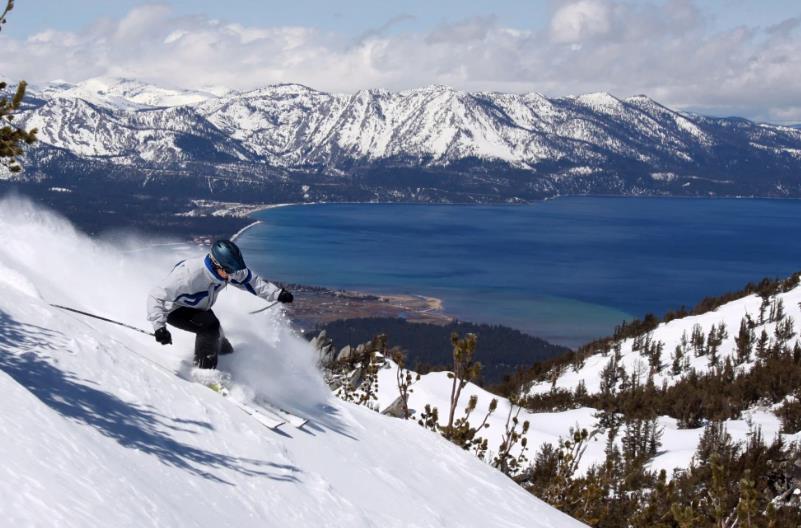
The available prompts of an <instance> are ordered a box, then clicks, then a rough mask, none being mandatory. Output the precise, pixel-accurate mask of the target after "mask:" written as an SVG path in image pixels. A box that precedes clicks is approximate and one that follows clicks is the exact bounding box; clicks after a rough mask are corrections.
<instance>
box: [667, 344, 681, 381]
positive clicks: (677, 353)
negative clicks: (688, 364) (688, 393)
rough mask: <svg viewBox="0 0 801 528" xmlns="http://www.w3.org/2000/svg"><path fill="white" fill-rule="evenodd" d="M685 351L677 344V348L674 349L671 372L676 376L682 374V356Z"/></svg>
mask: <svg viewBox="0 0 801 528" xmlns="http://www.w3.org/2000/svg"><path fill="white" fill-rule="evenodd" d="M683 355H684V353H683V352H682V351H681V347H680V346H679V345H676V349H675V350H674V351H673V364H672V365H671V367H670V373H671V374H673V375H674V376H678V375H679V374H681V371H682V366H683V365H682V361H681V360H682V356H683Z"/></svg>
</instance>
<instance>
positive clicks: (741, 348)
mask: <svg viewBox="0 0 801 528" xmlns="http://www.w3.org/2000/svg"><path fill="white" fill-rule="evenodd" d="M734 343H735V345H736V346H737V354H736V360H737V364H738V365H741V364H743V363H747V362H748V361H750V360H751V346H752V345H753V343H754V331H753V330H752V329H751V327H750V326H749V324H748V320H747V319H746V318H745V317H744V318H743V319H741V320H740V331H739V332H738V333H737V337H735V338H734Z"/></svg>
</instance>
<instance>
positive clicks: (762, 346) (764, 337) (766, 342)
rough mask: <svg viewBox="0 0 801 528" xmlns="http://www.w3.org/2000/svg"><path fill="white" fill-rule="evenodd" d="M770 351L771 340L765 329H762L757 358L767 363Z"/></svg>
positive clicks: (757, 347) (757, 345)
mask: <svg viewBox="0 0 801 528" xmlns="http://www.w3.org/2000/svg"><path fill="white" fill-rule="evenodd" d="M769 351H770V338H769V337H768V333H767V332H766V331H765V329H764V328H763V329H762V333H761V334H759V340H758V341H757V343H756V356H757V358H758V359H760V360H762V361H765V360H767V359H768V356H769V354H768V353H769Z"/></svg>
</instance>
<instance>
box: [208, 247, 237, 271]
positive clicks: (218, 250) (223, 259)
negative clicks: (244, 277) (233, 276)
mask: <svg viewBox="0 0 801 528" xmlns="http://www.w3.org/2000/svg"><path fill="white" fill-rule="evenodd" d="M209 254H210V255H211V260H212V261H214V263H215V264H217V265H218V266H220V267H221V268H222V269H224V270H225V272H226V273H234V272H236V271H239V270H243V269H245V267H246V266H245V259H244V258H242V252H241V251H239V248H238V247H237V245H236V244H234V243H233V242H231V241H230V240H217V241H216V242H214V244H212V245H211V252H210V253H209Z"/></svg>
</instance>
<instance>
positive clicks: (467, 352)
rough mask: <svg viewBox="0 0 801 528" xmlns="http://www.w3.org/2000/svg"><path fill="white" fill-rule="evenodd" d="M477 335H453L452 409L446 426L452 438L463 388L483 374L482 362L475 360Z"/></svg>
mask: <svg viewBox="0 0 801 528" xmlns="http://www.w3.org/2000/svg"><path fill="white" fill-rule="evenodd" d="M477 339H478V338H477V337H476V335H475V334H467V335H466V336H465V337H464V338H463V339H461V338H459V334H457V333H456V332H454V333H453V334H452V335H451V345H452V346H453V372H449V373H448V377H449V378H451V379H452V380H453V383H452V385H451V399H450V402H451V404H450V410H449V411H448V425H446V426H445V437H446V438H450V432H451V429H452V428H453V421H454V418H455V416H454V415H455V413H456V406H457V405H458V404H459V396H461V394H462V389H463V388H464V387H465V385H467V383H468V382H470V381H474V380H476V379H478V377H479V375H480V374H481V363H478V362H476V361H473V356H474V355H475V353H476V342H477Z"/></svg>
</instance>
